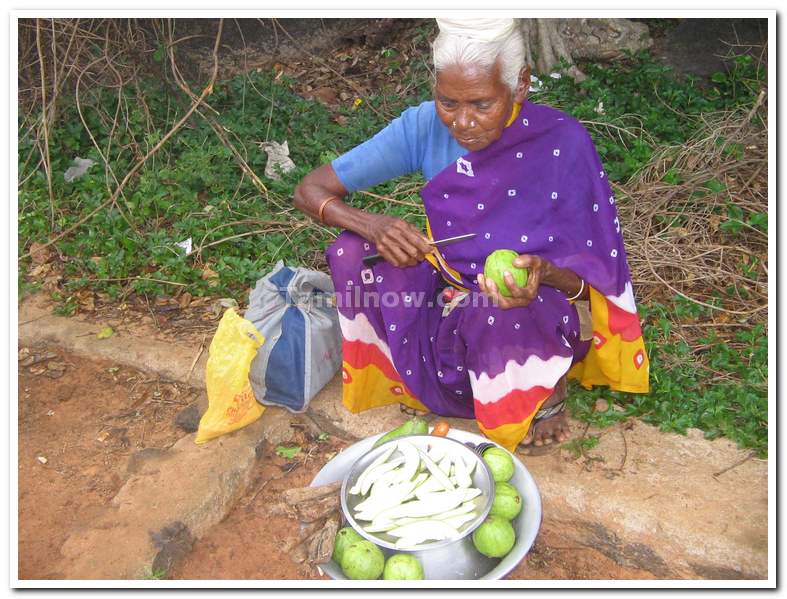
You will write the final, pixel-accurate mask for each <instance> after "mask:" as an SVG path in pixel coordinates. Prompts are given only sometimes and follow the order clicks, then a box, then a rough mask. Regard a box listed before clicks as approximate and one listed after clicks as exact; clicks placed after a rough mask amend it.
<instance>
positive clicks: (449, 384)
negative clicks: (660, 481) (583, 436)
mask: <svg viewBox="0 0 787 599" xmlns="http://www.w3.org/2000/svg"><path fill="white" fill-rule="evenodd" d="M438 25H439V28H440V33H439V35H438V36H437V38H436V39H435V41H434V44H433V54H434V66H435V71H436V82H435V85H434V98H435V99H434V101H430V102H424V103H423V104H421V105H419V106H415V107H412V108H408V109H407V110H405V111H404V113H402V115H401V116H400V117H399V118H397V119H395V120H394V121H393V122H392V123H391V124H390V125H388V126H387V127H385V128H384V129H383V130H382V131H380V132H379V133H378V134H377V135H375V136H374V137H373V138H371V139H370V140H368V141H366V142H365V143H363V144H361V145H360V146H358V147H356V148H354V149H352V150H350V151H349V152H347V153H346V154H344V155H342V156H340V157H339V158H337V159H336V160H334V161H333V162H332V163H330V164H325V165H323V166H320V167H319V168H317V169H315V170H314V171H312V172H311V173H309V174H308V175H307V176H306V177H305V178H304V179H303V181H302V182H301V183H300V185H299V186H298V187H297V189H296V191H295V203H296V206H298V207H299V208H300V209H301V210H303V211H304V212H306V213H307V214H309V215H311V216H312V217H314V218H315V219H317V220H319V221H320V222H322V223H324V224H327V225H331V226H337V227H341V228H342V229H345V231H344V232H343V233H341V234H340V235H339V237H338V238H337V239H336V241H335V242H334V243H333V244H332V245H331V247H330V248H329V249H328V252H327V258H328V265H329V267H330V270H331V274H332V278H333V281H334V284H335V288H336V293H337V304H338V308H339V314H340V323H341V328H342V335H343V377H344V394H343V401H344V404H345V406H346V407H347V408H348V409H349V410H351V411H353V412H358V411H361V410H365V409H368V408H372V407H377V406H380V405H385V404H389V403H393V402H399V403H401V404H404V405H406V406H409V407H411V408H415V409H420V410H429V411H431V412H433V413H435V414H439V415H443V416H453V417H460V418H475V419H476V420H477V421H478V426H479V428H480V429H481V431H482V432H483V433H484V434H485V435H486V436H488V437H489V438H491V439H492V440H494V441H496V442H498V443H500V444H501V445H503V446H505V447H507V448H508V449H510V450H512V451H513V450H514V449H515V448H516V447H517V446H518V445H519V444H525V445H527V444H529V443H533V444H534V445H543V444H548V443H551V442H553V441H557V442H561V441H563V440H565V439H566V436H567V433H568V424H567V421H566V417H565V414H564V413H563V405H564V403H563V402H564V400H565V396H566V384H565V381H566V376H567V375H568V376H572V377H575V378H577V379H578V380H579V382H580V383H581V384H582V385H583V386H585V387H588V388H590V387H592V386H593V385H596V384H604V385H608V386H610V387H611V388H613V389H617V390H622V391H629V392H642V393H645V392H647V391H648V374H647V372H648V359H647V356H646V353H645V347H644V344H643V340H642V335H641V331H640V325H639V320H638V318H637V311H636V306H635V303H634V295H633V292H632V287H631V280H630V276H629V269H628V265H627V262H626V254H625V251H624V248H623V240H622V237H621V234H620V223H619V222H618V218H617V214H616V209H615V201H614V197H613V194H612V192H611V189H610V186H609V183H608V181H607V178H606V175H605V172H604V169H603V167H602V165H601V162H600V160H599V157H598V155H597V153H596V150H595V147H594V146H593V142H592V141H591V139H590V136H589V135H588V133H587V132H586V131H585V129H584V128H583V127H582V125H581V124H580V123H579V122H578V121H577V120H575V119H573V118H572V117H570V116H569V115H567V114H565V113H562V112H560V111H557V110H555V109H552V108H549V107H547V106H543V105H537V104H533V103H530V102H528V101H527V100H526V98H527V92H528V89H529V84H530V69H529V67H527V66H526V65H525V64H524V56H523V47H524V45H523V40H522V37H521V33H520V32H519V30H518V28H517V26H516V23H515V21H514V20H512V19H473V20H467V21H454V20H440V19H438ZM414 171H421V172H422V173H423V175H424V177H425V178H426V179H427V180H428V183H427V184H426V185H425V186H424V188H423V190H422V193H421V195H422V198H423V202H424V209H425V212H426V216H427V230H426V233H425V234H424V233H423V232H422V231H419V230H418V229H417V228H415V227H414V226H412V225H410V224H408V223H407V222H405V221H403V220H400V219H397V218H394V217H392V216H386V215H380V214H373V213H370V212H365V211H363V210H358V209H356V208H353V207H350V206H348V205H346V204H344V203H343V202H342V198H344V197H345V196H346V195H347V194H348V193H351V192H354V191H357V190H361V189H365V188H368V187H371V186H373V185H376V184H378V183H380V182H383V181H386V180H388V179H391V178H393V177H397V176H400V175H403V174H406V173H412V172H414ZM467 233H475V234H476V235H475V237H473V238H472V239H468V240H465V241H461V242H457V243H454V244H452V245H445V246H443V247H441V248H440V249H439V250H436V249H435V248H434V247H433V246H432V245H430V240H438V239H443V238H446V237H453V236H457V235H462V234H467ZM501 248H504V249H512V250H514V251H515V252H516V253H517V254H519V256H518V258H517V259H516V261H515V262H514V266H517V267H525V268H527V270H528V273H529V276H528V279H527V282H526V284H525V285H524V286H523V287H519V286H517V285H516V283H515V281H514V279H513V278H512V276H511V274H510V273H506V274H505V282H506V286H507V287H508V289H509V290H510V296H504V295H502V294H501V290H500V289H498V288H497V286H496V285H495V283H494V282H493V281H492V280H491V279H489V278H485V277H484V274H483V271H484V261H485V259H486V257H487V256H488V255H489V254H490V253H492V252H493V251H494V250H497V249H501ZM375 253H378V254H380V255H381V256H382V257H383V258H384V261H381V262H378V263H376V264H374V265H371V266H367V265H365V264H364V263H363V258H364V257H365V256H369V255H372V254H375ZM444 291H445V293H444ZM443 298H446V299H447V300H450V301H443ZM381 299H382V301H380V300H381ZM484 300H491V301H484Z"/></svg>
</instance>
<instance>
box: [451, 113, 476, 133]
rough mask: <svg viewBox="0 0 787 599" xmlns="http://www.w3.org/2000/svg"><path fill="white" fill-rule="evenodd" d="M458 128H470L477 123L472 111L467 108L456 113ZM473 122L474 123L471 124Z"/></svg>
mask: <svg viewBox="0 0 787 599" xmlns="http://www.w3.org/2000/svg"><path fill="white" fill-rule="evenodd" d="M455 122H456V128H457V129H460V130H463V129H470V128H471V127H473V126H474V125H475V122H473V120H472V118H471V117H470V113H469V111H468V110H466V109H460V110H458V111H457V113H456V121H455ZM471 123H472V124H471Z"/></svg>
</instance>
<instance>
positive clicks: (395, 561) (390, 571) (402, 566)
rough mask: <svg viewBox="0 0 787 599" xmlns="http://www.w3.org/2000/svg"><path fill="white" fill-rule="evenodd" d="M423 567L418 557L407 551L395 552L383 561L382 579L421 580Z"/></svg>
mask: <svg viewBox="0 0 787 599" xmlns="http://www.w3.org/2000/svg"><path fill="white" fill-rule="evenodd" d="M423 579H424V568H423V566H422V565H421V562H420V561H418V558H417V557H415V556H414V555H411V554H409V553H395V554H393V555H392V556H391V557H389V558H388V559H387V560H386V562H385V569H384V570H383V580H423Z"/></svg>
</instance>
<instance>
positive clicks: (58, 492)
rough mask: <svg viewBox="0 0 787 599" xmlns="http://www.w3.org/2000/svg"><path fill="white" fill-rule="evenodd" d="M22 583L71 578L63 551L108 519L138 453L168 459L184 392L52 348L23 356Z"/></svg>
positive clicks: (29, 351) (186, 398)
mask: <svg viewBox="0 0 787 599" xmlns="http://www.w3.org/2000/svg"><path fill="white" fill-rule="evenodd" d="M20 358H21V359H20V360H19V412H18V414H19V463H18V472H19V489H18V492H19V495H18V498H19V577H20V578H23V579H41V578H62V577H63V575H62V573H59V572H55V571H53V564H56V563H57V562H58V561H59V559H60V551H59V550H60V547H61V545H62V544H63V542H64V541H65V539H66V538H67V537H68V535H69V534H70V533H71V532H72V531H73V530H75V529H77V528H79V527H81V526H84V525H87V524H89V523H90V522H91V521H92V520H94V519H95V517H96V516H97V515H98V514H99V513H101V511H102V510H103V509H104V507H105V506H106V505H107V504H108V503H109V502H110V500H111V499H112V497H114V495H115V494H116V493H117V491H118V489H120V487H121V486H122V484H123V482H124V481H125V479H126V472H127V463H128V458H129V456H130V455H131V454H132V453H133V452H134V451H136V450H138V449H142V448H146V447H148V448H150V447H155V448H159V449H166V448H167V447H169V446H170V445H172V444H173V443H174V442H175V441H176V440H177V439H178V438H179V437H180V436H182V434H183V433H182V432H181V431H178V430H177V429H176V428H175V427H174V425H173V418H174V415H175V414H176V413H177V411H178V410H179V409H182V407H183V406H185V405H187V404H188V403H189V401H191V400H192V392H191V390H189V389H188V388H186V387H183V386H182V385H176V384H173V383H166V382H163V381H161V380H159V379H158V378H156V377H151V376H150V375H147V374H144V373H142V372H139V371H136V370H132V369H130V368H126V367H118V366H117V365H115V364H113V363H112V362H107V361H92V360H86V359H84V358H80V357H77V356H74V355H72V354H68V353H65V352H63V351H62V350H60V349H57V348H55V347H53V346H45V345H41V346H36V347H27V348H24V347H23V348H20Z"/></svg>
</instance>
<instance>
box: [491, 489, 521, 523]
mask: <svg viewBox="0 0 787 599" xmlns="http://www.w3.org/2000/svg"><path fill="white" fill-rule="evenodd" d="M521 511H522V496H521V495H520V494H519V491H517V490H516V487H515V486H514V485H512V484H511V483H506V482H499V483H495V498H494V500H493V502H492V509H491V510H490V511H489V513H490V514H491V515H493V516H500V517H501V518H505V519H506V520H513V519H514V518H516V517H517V516H518V515H519V512H521Z"/></svg>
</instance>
